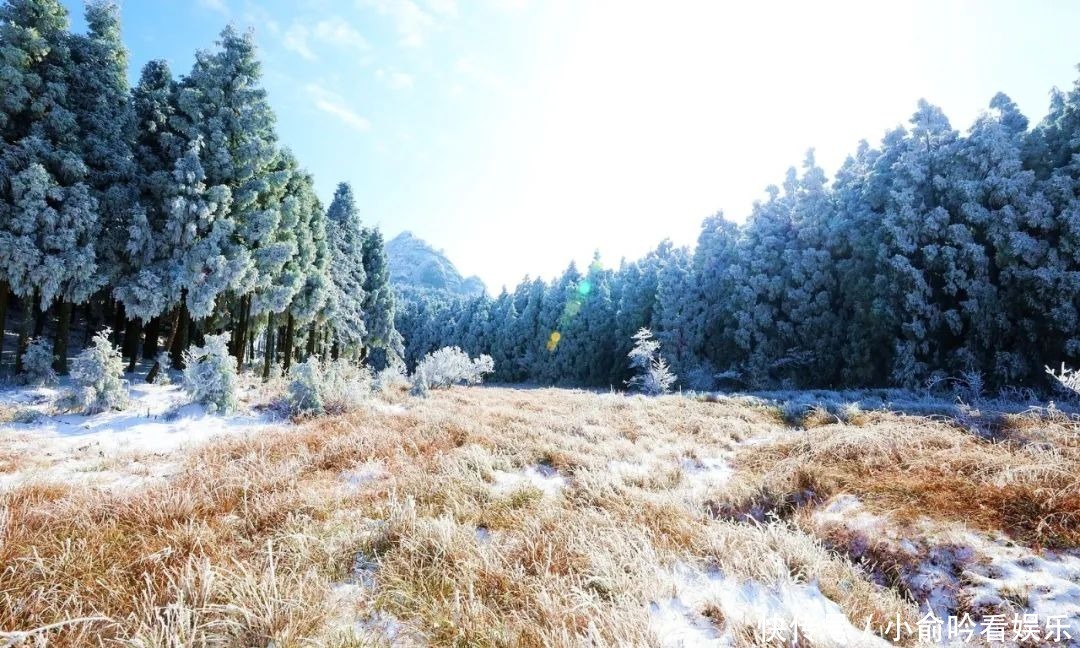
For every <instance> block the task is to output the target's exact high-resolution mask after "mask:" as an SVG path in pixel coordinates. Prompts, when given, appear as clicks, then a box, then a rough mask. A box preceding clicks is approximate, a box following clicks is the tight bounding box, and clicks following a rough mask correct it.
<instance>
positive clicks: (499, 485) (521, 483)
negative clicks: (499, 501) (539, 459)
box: [491, 464, 566, 496]
mask: <svg viewBox="0 0 1080 648" xmlns="http://www.w3.org/2000/svg"><path fill="white" fill-rule="evenodd" d="M493 477H494V480H493V481H492V484H491V490H492V492H493V493H495V494H497V495H506V494H508V493H512V492H514V491H517V490H521V489H523V488H535V489H536V490H538V491H540V492H541V493H543V494H544V495H549V496H551V495H557V494H558V493H559V492H560V491H561V490H562V489H563V488H565V487H566V477H564V476H562V475H561V474H560V473H559V471H558V470H556V469H555V468H553V467H551V466H548V465H546V464H535V465H532V466H526V467H525V468H524V469H523V470H521V471H519V472H506V471H504V470H496V471H494V473H493Z"/></svg>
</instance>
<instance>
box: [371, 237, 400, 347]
mask: <svg viewBox="0 0 1080 648" xmlns="http://www.w3.org/2000/svg"><path fill="white" fill-rule="evenodd" d="M361 234H362V238H363V260H364V304H363V307H364V324H365V329H366V331H367V338H366V339H365V340H364V348H365V349H366V351H365V357H370V356H371V354H372V353H375V354H376V355H377V356H379V357H378V358H372V360H376V361H377V366H378V367H380V368H381V367H386V366H390V365H392V364H396V363H399V362H401V359H402V356H403V355H404V354H405V348H404V344H403V343H402V339H401V334H400V333H398V331H397V329H396V328H395V327H394V314H395V303H394V301H395V300H394V289H393V286H391V285H390V266H389V263H388V260H387V258H386V250H385V249H384V247H383V237H382V233H381V232H380V231H379V230H378V228H372V229H368V228H364V229H363V230H362V232H361ZM369 361H370V360H369Z"/></svg>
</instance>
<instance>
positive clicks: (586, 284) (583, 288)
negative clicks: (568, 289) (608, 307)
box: [577, 279, 592, 297]
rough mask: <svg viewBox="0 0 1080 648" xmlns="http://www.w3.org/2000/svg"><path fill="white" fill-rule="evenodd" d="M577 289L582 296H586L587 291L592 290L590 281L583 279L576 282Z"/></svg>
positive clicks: (587, 294)
mask: <svg viewBox="0 0 1080 648" xmlns="http://www.w3.org/2000/svg"><path fill="white" fill-rule="evenodd" d="M577 291H578V294H579V295H581V296H582V297H588V296H589V293H591V292H592V282H591V281H589V280H588V279H583V280H582V282H581V283H579V284H578V286H577Z"/></svg>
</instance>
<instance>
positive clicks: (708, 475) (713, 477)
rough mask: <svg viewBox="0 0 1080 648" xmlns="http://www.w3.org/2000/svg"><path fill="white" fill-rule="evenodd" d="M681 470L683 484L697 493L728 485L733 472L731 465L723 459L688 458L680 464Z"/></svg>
mask: <svg viewBox="0 0 1080 648" xmlns="http://www.w3.org/2000/svg"><path fill="white" fill-rule="evenodd" d="M679 468H681V469H682V476H683V482H684V483H686V484H687V485H688V486H689V488H690V490H691V491H693V492H695V493H697V492H700V491H703V490H705V489H708V488H714V487H716V486H722V485H724V484H726V483H727V481H728V480H729V479H731V475H732V472H733V471H732V469H731V465H730V464H728V462H727V460H726V459H723V458H721V457H702V458H691V457H687V458H684V459H683V460H682V461H680V462H679Z"/></svg>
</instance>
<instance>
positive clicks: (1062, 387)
mask: <svg viewBox="0 0 1080 648" xmlns="http://www.w3.org/2000/svg"><path fill="white" fill-rule="evenodd" d="M1046 374H1047V375H1048V376H1050V377H1051V378H1053V379H1054V382H1055V384H1056V386H1057V388H1058V390H1059V391H1062V392H1064V393H1065V394H1067V395H1068V396H1069V398H1073V399H1080V371H1077V370H1076V369H1069V368H1067V367H1066V366H1065V363H1064V362H1063V363H1061V369H1060V370H1059V371H1056V372H1055V371H1054V370H1053V369H1051V368H1050V367H1047V368H1046Z"/></svg>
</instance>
